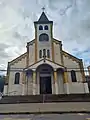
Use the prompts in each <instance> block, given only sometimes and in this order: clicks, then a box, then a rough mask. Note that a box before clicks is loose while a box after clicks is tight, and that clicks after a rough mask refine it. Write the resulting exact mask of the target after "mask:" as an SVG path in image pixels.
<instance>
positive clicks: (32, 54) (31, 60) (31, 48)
mask: <svg viewBox="0 0 90 120" xmlns="http://www.w3.org/2000/svg"><path fill="white" fill-rule="evenodd" d="M34 62H35V43H32V44H30V45H29V65H31V64H33V63H34Z"/></svg>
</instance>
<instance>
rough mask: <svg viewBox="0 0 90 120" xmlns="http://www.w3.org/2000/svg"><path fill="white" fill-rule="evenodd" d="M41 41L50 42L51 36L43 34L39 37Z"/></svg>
mask: <svg viewBox="0 0 90 120" xmlns="http://www.w3.org/2000/svg"><path fill="white" fill-rule="evenodd" d="M39 41H49V36H48V35H47V34H45V33H43V34H41V35H40V36H39Z"/></svg>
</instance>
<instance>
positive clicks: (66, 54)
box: [62, 50, 82, 62]
mask: <svg viewBox="0 0 90 120" xmlns="http://www.w3.org/2000/svg"><path fill="white" fill-rule="evenodd" d="M62 52H63V55H65V56H67V57H69V58H72V59H73V60H75V61H77V62H82V59H79V58H77V57H75V56H73V55H71V54H70V53H68V52H66V51H64V50H62Z"/></svg>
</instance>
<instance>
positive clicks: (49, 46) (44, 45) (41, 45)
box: [37, 24, 52, 60]
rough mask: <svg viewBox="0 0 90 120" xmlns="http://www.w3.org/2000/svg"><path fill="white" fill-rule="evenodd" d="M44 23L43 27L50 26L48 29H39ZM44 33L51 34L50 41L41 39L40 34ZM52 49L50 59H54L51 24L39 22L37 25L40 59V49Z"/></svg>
mask: <svg viewBox="0 0 90 120" xmlns="http://www.w3.org/2000/svg"><path fill="white" fill-rule="evenodd" d="M40 25H42V26H43V27H44V26H45V25H47V26H48V28H49V29H48V30H39V26H40ZM42 33H46V34H47V35H48V36H49V41H42V42H40V41H39V35H41V34H42ZM43 49H46V50H48V49H49V50H50V59H52V41H51V29H50V24H39V25H37V55H38V60H39V59H40V58H39V50H43Z"/></svg>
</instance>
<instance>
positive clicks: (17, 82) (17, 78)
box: [14, 73, 20, 84]
mask: <svg viewBox="0 0 90 120" xmlns="http://www.w3.org/2000/svg"><path fill="white" fill-rule="evenodd" d="M19 80H20V73H16V74H15V81H14V84H19Z"/></svg>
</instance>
